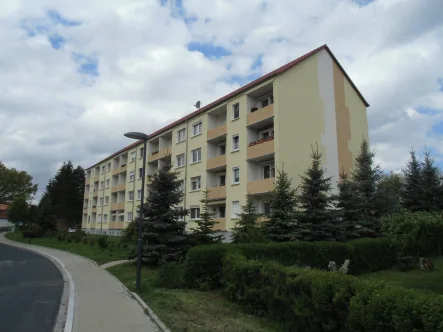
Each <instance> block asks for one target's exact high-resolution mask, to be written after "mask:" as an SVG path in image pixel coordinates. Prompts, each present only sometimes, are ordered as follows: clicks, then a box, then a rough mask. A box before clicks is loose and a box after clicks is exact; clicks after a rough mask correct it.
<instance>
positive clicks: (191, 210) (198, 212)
mask: <svg viewBox="0 0 443 332" xmlns="http://www.w3.org/2000/svg"><path fill="white" fill-rule="evenodd" d="M193 211H196V215H195V216H194V217H193V216H192V214H193V213H192V212H193ZM189 218H190V219H191V220H198V219H200V207H192V208H190V209H189Z"/></svg>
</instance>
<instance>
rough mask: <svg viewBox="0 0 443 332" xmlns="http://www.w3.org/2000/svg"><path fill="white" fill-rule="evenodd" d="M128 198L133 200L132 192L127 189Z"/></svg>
mask: <svg viewBox="0 0 443 332" xmlns="http://www.w3.org/2000/svg"><path fill="white" fill-rule="evenodd" d="M128 200H130V201H133V200H134V192H133V191H128Z"/></svg>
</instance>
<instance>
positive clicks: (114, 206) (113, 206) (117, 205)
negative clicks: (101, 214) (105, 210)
mask: <svg viewBox="0 0 443 332" xmlns="http://www.w3.org/2000/svg"><path fill="white" fill-rule="evenodd" d="M124 209H125V202H118V203H111V211H116V210H124Z"/></svg>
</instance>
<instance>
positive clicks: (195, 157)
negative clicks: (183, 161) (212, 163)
mask: <svg viewBox="0 0 443 332" xmlns="http://www.w3.org/2000/svg"><path fill="white" fill-rule="evenodd" d="M191 153H192V162H193V163H197V162H199V161H201V160H202V149H201V148H198V149H195V150H192V151H191Z"/></svg>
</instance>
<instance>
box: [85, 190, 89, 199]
mask: <svg viewBox="0 0 443 332" xmlns="http://www.w3.org/2000/svg"><path fill="white" fill-rule="evenodd" d="M84 198H89V190H88V191H85V196H84Z"/></svg>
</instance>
